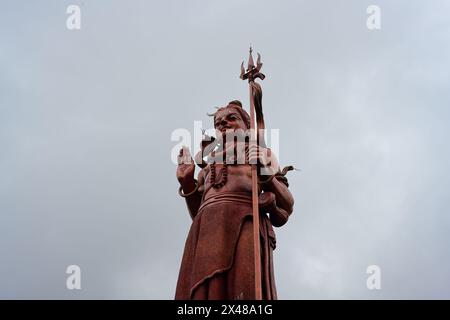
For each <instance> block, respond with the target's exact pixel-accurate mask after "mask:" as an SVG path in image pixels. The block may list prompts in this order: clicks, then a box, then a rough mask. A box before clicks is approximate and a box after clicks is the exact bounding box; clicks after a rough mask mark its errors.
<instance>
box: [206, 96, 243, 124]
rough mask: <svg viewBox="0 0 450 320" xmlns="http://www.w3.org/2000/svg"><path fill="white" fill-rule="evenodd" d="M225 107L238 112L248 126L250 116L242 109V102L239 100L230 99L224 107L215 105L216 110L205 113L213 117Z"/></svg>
mask: <svg viewBox="0 0 450 320" xmlns="http://www.w3.org/2000/svg"><path fill="white" fill-rule="evenodd" d="M226 108H233V109H234V110H236V111H237V112H239V114H240V115H241V117H242V120H244V122H245V124H246V125H247V128H250V116H249V115H248V113H247V111H245V110H244V108H243V107H242V103H241V102H240V101H239V100H233V101H230V102H228V105H227V106H225V107H216V109H217V111H216V112H214V113H207V115H208V116H210V117H215V116H216V114H217V112H219V111H222V110H224V109H226Z"/></svg>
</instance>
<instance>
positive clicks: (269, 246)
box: [175, 51, 294, 300]
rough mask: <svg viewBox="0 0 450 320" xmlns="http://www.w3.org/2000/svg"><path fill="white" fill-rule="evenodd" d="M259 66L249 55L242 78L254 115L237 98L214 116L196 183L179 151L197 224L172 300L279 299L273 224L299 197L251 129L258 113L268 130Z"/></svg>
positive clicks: (185, 193) (185, 153) (180, 174)
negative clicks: (205, 158) (211, 133)
mask: <svg viewBox="0 0 450 320" xmlns="http://www.w3.org/2000/svg"><path fill="white" fill-rule="evenodd" d="M261 66H262V64H261V63H260V57H259V55H258V62H257V66H256V67H255V66H254V65H253V59H252V57H251V51H250V58H249V62H248V69H247V72H246V73H245V70H243V67H242V73H241V78H242V79H248V80H249V84H250V97H251V98H250V105H251V116H249V114H248V113H247V112H246V111H245V110H244V109H243V107H242V104H241V102H239V101H237V100H235V101H231V102H230V103H229V104H228V105H226V106H224V107H222V108H219V109H218V110H217V111H216V112H215V113H214V114H213V116H214V127H215V129H216V138H211V137H208V136H205V135H204V139H203V141H202V144H201V151H200V153H199V155H197V156H196V157H195V159H196V163H197V164H198V165H199V166H200V168H201V170H200V172H199V173H198V177H197V179H195V178H194V172H195V163H194V160H193V159H192V157H191V155H190V153H189V150H188V148H187V147H183V148H182V149H181V150H180V153H179V156H178V168H177V174H176V175H177V179H178V181H179V183H180V190H179V192H180V195H181V196H182V197H184V198H185V200H186V204H187V207H188V210H189V213H190V216H191V218H192V225H191V228H190V231H189V234H188V237H187V240H186V244H185V249H184V254H183V258H182V262H181V267H180V274H179V277H178V283H177V288H176V294H175V299H203V300H205V299H209V300H217V299H221V300H222V299H223V300H232V299H251V300H254V299H276V298H277V293H276V288H275V280H274V271H273V261H272V251H273V250H274V249H275V244H276V241H275V233H274V231H273V227H272V226H275V227H280V226H282V225H284V224H285V223H286V222H287V220H288V218H289V216H290V214H291V213H292V210H293V204H294V199H293V197H292V195H291V193H290V191H289V189H288V186H289V184H288V181H287V179H286V177H285V175H286V173H287V171H289V170H292V169H293V168H292V167H290V166H289V167H286V168H284V169H283V170H281V169H280V166H279V164H278V161H277V158H276V156H275V154H274V153H273V152H272V151H271V150H270V149H269V148H267V147H266V145H265V143H264V141H263V135H259V134H258V136H257V135H256V133H255V131H254V130H251V129H253V128H254V119H253V118H254V113H256V122H257V124H258V129H264V120H263V117H262V107H261V96H262V94H261V87H260V86H259V84H257V83H256V82H254V80H255V79H256V78H260V79H264V75H262V74H261V73H260V72H259V70H260V68H261ZM252 107H253V108H254V109H252ZM253 110H254V111H253ZM230 137H231V138H230ZM241 138H242V139H241ZM239 151H242V152H239ZM204 157H207V160H206V161H205V160H204V159H203V158H204ZM263 169H264V170H263ZM263 172H264V174H262V173H263ZM252 196H253V198H252ZM255 205H256V207H255ZM258 220H259V221H258ZM253 221H257V224H253ZM255 239H257V241H255ZM258 240H259V241H258ZM255 248H256V250H255ZM258 251H259V252H258ZM255 262H256V263H255Z"/></svg>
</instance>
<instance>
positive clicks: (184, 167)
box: [177, 146, 195, 189]
mask: <svg viewBox="0 0 450 320" xmlns="http://www.w3.org/2000/svg"><path fill="white" fill-rule="evenodd" d="M177 160H178V168H177V179H178V182H180V184H181V186H188V185H191V184H193V182H194V172H195V164H194V160H192V157H191V153H190V152H189V149H188V147H186V146H183V147H182V148H181V149H180V153H179V154H178V157H177ZM183 189H184V188H183Z"/></svg>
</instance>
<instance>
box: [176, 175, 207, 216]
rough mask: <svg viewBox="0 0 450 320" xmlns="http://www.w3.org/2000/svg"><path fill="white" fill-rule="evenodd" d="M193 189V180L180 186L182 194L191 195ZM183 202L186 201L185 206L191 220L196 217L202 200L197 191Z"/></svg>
mask: <svg viewBox="0 0 450 320" xmlns="http://www.w3.org/2000/svg"><path fill="white" fill-rule="evenodd" d="M195 187H196V186H195V181H194V180H192V182H189V183H184V184H183V185H182V186H181V188H182V189H183V193H184V194H189V193H191V192H192V191H193V190H194V189H195ZM185 200H186V205H187V207H188V210H189V214H190V216H191V218H192V219H194V217H195V216H196V215H197V212H198V209H199V208H200V204H201V200H202V197H201V194H200V192H198V190H197V191H195V192H194V193H193V194H192V195H189V196H187V197H185Z"/></svg>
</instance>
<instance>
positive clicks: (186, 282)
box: [175, 192, 277, 300]
mask: <svg viewBox="0 0 450 320" xmlns="http://www.w3.org/2000/svg"><path fill="white" fill-rule="evenodd" d="M260 239H261V274H262V279H261V284H262V297H263V299H276V298H277V294H276V289H275V281H274V272H273V260H272V251H273V249H274V248H275V233H274V231H273V228H272V225H271V223H270V220H269V218H268V217H267V215H265V214H262V215H261V216H260ZM253 251H254V249H253V225H252V199H251V193H244V192H240V193H238V192H233V193H229V192H228V193H222V194H220V195H215V196H214V197H212V198H208V199H207V200H204V201H202V204H201V206H200V209H199V211H198V213H197V214H196V216H195V217H194V219H193V222H192V225H191V228H190V231H189V234H188V237H187V240H186V245H185V249H184V254H183V258H182V262H181V267H180V274H179V277H178V283H177V289H176V294H175V299H185V300H187V299H209V300H215V299H225V300H232V299H255V284H254V255H253Z"/></svg>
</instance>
